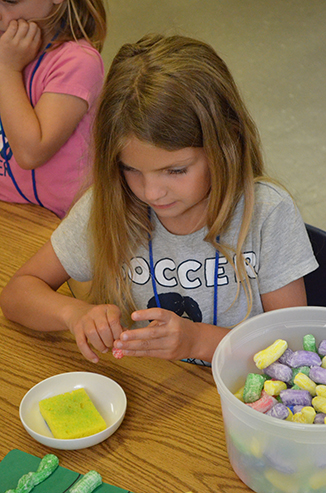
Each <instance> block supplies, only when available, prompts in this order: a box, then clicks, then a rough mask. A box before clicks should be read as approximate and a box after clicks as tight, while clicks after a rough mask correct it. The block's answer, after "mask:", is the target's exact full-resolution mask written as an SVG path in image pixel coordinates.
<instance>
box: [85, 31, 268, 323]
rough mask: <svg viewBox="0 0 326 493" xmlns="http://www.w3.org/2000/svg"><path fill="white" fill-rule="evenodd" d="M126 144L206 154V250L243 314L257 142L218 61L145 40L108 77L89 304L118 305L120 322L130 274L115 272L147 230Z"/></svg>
mask: <svg viewBox="0 0 326 493" xmlns="http://www.w3.org/2000/svg"><path fill="white" fill-rule="evenodd" d="M130 136H135V137H136V138H137V139H139V140H141V141H144V142H149V143H152V144H153V145H155V146H157V147H160V148H163V149H166V150H177V149H182V148H186V147H191V146H194V147H202V148H203V149H204V150H205V152H206V155H207V157H208V161H209V166H210V173H211V190H210V194H209V201H208V211H207V227H208V233H207V236H206V238H205V240H206V241H208V242H210V243H211V244H212V245H213V246H214V247H215V248H217V249H218V250H219V251H220V252H221V253H222V254H223V255H225V257H226V258H227V259H228V261H229V262H230V263H231V264H232V265H233V267H234V269H235V271H236V274H237V279H238V292H239V289H240V281H242V280H245V282H244V283H243V282H241V285H242V286H243V287H244V289H245V292H246V296H247V301H248V314H249V312H250V309H251V305H252V296H251V289H250V285H249V279H248V275H247V273H246V265H245V260H244V257H243V255H242V253H241V248H242V245H243V243H244V241H245V238H246V236H247V233H248V230H249V226H250V222H251V217H252V212H253V207H254V182H255V181H256V180H258V179H259V178H261V177H262V176H263V175H264V167H263V160H262V155H261V151H260V139H259V135H258V132H257V130H256V126H255V124H254V123H253V121H252V119H251V117H250V115H249V113H248V111H247V110H246V108H245V106H244V104H243V102H242V99H241V97H240V95H239V92H238V90H237V87H236V85H235V82H234V80H233V78H232V76H231V74H230V72H229V70H228V68H227V66H226V65H225V63H224V62H223V60H222V59H221V58H220V57H219V56H218V55H217V54H216V53H215V51H214V50H213V48H212V47H211V46H209V45H207V44H205V43H202V42H200V41H197V40H194V39H191V38H187V37H183V36H170V37H163V36H160V35H147V36H145V37H144V38H142V39H141V40H140V41H139V42H137V43H135V44H126V45H124V46H123V47H122V48H121V49H120V51H119V52H118V54H117V55H116V57H115V58H114V60H113V62H112V65H111V68H110V70H109V73H108V75H107V79H106V83H105V85H104V89H103V92H102V97H101V101H100V105H99V109H98V114H97V119H96V122H95V131H94V143H95V165H94V186H93V187H94V200H93V206H92V212H91V220H90V228H91V233H92V238H94V254H95V256H94V281H93V285H92V291H91V298H92V300H93V301H94V302H97V303H106V302H109V303H116V304H118V305H119V306H120V307H123V314H124V316H125V319H126V320H127V318H128V315H129V314H130V312H131V311H132V310H133V309H134V304H133V300H132V296H131V288H130V282H129V279H128V270H126V269H122V268H121V266H122V265H125V266H127V267H128V266H129V261H130V259H131V257H132V256H133V255H134V254H135V251H136V248H137V247H138V246H139V245H140V244H144V245H147V242H148V234H151V231H152V225H151V223H150V221H149V218H148V209H147V206H146V204H144V203H143V202H141V201H140V200H139V199H137V197H135V195H133V193H132V192H131V191H130V189H129V188H128V186H127V184H126V182H125V179H124V176H123V173H122V171H121V170H120V167H119V152H120V151H121V149H122V148H123V147H124V145H125V143H126V140H127V138H128V137H130ZM240 197H243V199H244V213H243V220H242V224H241V228H240V232H239V236H238V242H237V245H236V248H232V247H231V246H229V245H223V243H220V242H219V243H217V241H216V238H217V236H219V235H223V233H224V232H225V231H226V230H227V228H228V226H229V224H230V221H231V219H232V216H233V213H234V210H235V207H236V205H237V204H238V202H239V199H240ZM234 253H236V258H237V259H238V260H237V262H236V265H235V263H234V261H233V258H232V257H233V254H234ZM239 259H242V261H239Z"/></svg>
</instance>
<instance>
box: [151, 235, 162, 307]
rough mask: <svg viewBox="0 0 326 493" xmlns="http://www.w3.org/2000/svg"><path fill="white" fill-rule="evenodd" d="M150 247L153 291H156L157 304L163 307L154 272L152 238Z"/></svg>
mask: <svg viewBox="0 0 326 493" xmlns="http://www.w3.org/2000/svg"><path fill="white" fill-rule="evenodd" d="M148 249H149V268H150V270H151V280H152V286H153V291H154V296H155V301H156V306H157V307H158V308H161V303H160V300H159V297H158V294H157V289H156V281H155V272H154V261H153V245H152V240H151V238H149V240H148Z"/></svg>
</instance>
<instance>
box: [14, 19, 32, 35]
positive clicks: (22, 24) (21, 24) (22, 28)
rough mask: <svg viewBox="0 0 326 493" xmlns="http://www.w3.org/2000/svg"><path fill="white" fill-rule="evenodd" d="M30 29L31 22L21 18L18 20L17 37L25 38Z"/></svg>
mask: <svg viewBox="0 0 326 493" xmlns="http://www.w3.org/2000/svg"><path fill="white" fill-rule="evenodd" d="M28 31H29V24H28V22H26V21H25V20H24V19H19V20H18V21H17V30H16V33H15V36H14V37H15V38H20V39H22V38H25V37H26V35H27V33H28Z"/></svg>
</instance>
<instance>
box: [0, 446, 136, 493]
mask: <svg viewBox="0 0 326 493" xmlns="http://www.w3.org/2000/svg"><path fill="white" fill-rule="evenodd" d="M54 455H55V454H54ZM42 458H43V457H35V456H34V455H31V454H27V453H26V452H22V451H21V450H18V449H14V450H11V451H10V452H9V453H8V454H7V455H6V456H5V457H4V458H3V459H2V461H1V462H0V493H4V492H5V491H7V490H9V489H15V488H16V486H17V483H18V481H19V480H20V478H21V477H22V476H23V475H24V474H27V473H28V472H31V471H32V472H34V471H36V470H37V468H38V466H39V464H40V462H41V460H42ZM91 469H94V467H92V465H91V464H90V466H89V470H91ZM82 476H83V475H82V474H78V473H77V472H74V471H71V470H70V469H66V468H64V467H61V466H60V465H59V467H58V468H57V469H56V470H55V471H54V472H53V473H52V474H51V476H49V477H48V478H47V479H46V480H45V481H43V483H40V484H38V485H37V486H35V487H34V488H33V490H32V492H31V493H68V490H69V488H70V487H71V486H72V484H73V483H74V482H75V481H77V479H80V478H81V477H82ZM94 493H132V492H131V491H128V490H124V489H122V488H118V487H117V486H112V485H109V484H106V483H103V484H101V486H99V487H98V488H97V489H96V490H95V491H94Z"/></svg>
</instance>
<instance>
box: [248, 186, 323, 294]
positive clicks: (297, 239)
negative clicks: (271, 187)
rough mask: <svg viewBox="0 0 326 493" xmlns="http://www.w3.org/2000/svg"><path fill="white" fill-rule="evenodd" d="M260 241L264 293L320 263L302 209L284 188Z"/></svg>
mask: <svg viewBox="0 0 326 493" xmlns="http://www.w3.org/2000/svg"><path fill="white" fill-rule="evenodd" d="M260 243H261V251H260V262H259V270H258V280H259V290H260V293H261V294H263V293H268V292H270V291H275V290H276V289H279V288H281V287H283V286H285V285H287V284H289V283H290V282H292V281H295V280H297V279H299V278H300V277H303V276H305V275H306V274H308V273H309V272H311V271H313V270H315V269H316V268H317V267H318V263H317V261H316V259H315V256H314V253H313V250H312V246H311V243H310V240H309V237H308V234H307V231H306V227H305V224H304V222H303V220H302V217H301V215H300V212H299V210H298V208H297V207H296V205H295V203H294V201H293V200H292V198H291V197H290V196H289V195H288V194H287V193H285V192H284V193H283V194H282V198H281V200H280V201H279V202H278V204H277V205H276V206H275V207H273V208H272V210H271V211H270V213H269V214H268V215H267V217H266V218H265V220H264V222H263V224H262V228H261V234H260Z"/></svg>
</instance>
